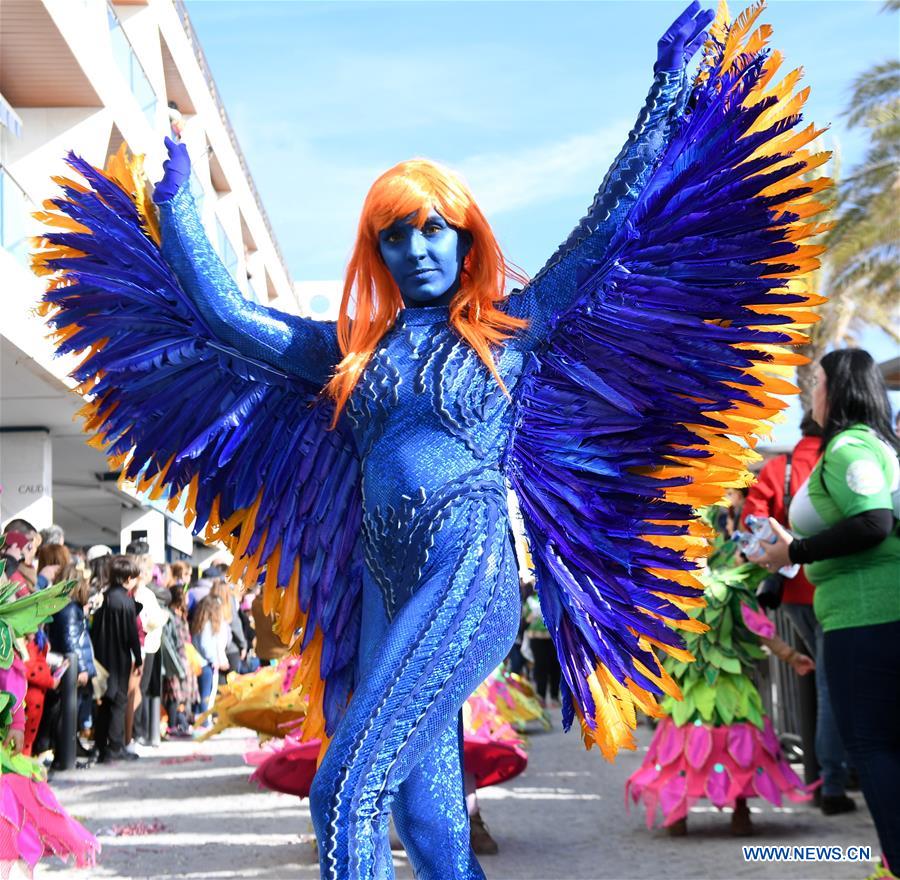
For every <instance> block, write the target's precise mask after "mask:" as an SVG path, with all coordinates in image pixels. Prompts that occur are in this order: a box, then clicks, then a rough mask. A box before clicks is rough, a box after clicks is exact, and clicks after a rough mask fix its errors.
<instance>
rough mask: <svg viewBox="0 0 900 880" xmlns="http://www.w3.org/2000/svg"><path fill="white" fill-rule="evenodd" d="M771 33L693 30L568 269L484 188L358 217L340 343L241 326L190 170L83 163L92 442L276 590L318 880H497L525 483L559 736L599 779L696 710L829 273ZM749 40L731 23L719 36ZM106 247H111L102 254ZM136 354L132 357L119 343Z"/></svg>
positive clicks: (385, 190)
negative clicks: (601, 766) (712, 591)
mask: <svg viewBox="0 0 900 880" xmlns="http://www.w3.org/2000/svg"><path fill="white" fill-rule="evenodd" d="M760 9H761V7H758V6H757V7H753V8H752V9H751V10H750V11H749V12H748V13H745V14H744V15H743V16H741V17H740V18H739V19H738V20H737V21H736V22H734V23H733V24H732V25H730V26H727V27H726V25H725V23H724V19H723V21H722V22H721V23H720V24H719V25H717V26H716V28H715V29H714V31H713V33H712V39H711V40H710V41H709V43H708V47H707V49H706V52H705V55H704V59H703V62H702V65H701V70H700V72H699V74H698V75H697V77H696V78H695V79H694V80H693V82H692V83H689V82H688V80H687V77H686V71H685V68H686V64H687V61H688V60H689V59H690V58H691V57H692V56H693V54H694V53H695V52H696V51H697V50H698V49H699V47H700V46H701V45H702V44H703V42H704V40H705V38H706V32H705V31H706V27H707V26H708V24H709V22H710V20H711V18H712V15H711V14H708V13H705V12H701V11H700V7H699V4H698V3H693V4H692V5H691V6H690V7H689V8H688V9H687V10H686V11H685V13H683V14H682V15H681V16H680V17H679V18H678V19H677V20H676V22H674V23H673V25H672V26H671V27H670V28H669V29H668V30H667V31H666V33H665V34H664V35H663V37H662V39H661V40H660V42H659V51H658V57H657V63H656V67H655V70H654V80H653V83H652V86H651V89H650V93H649V96H648V99H647V103H646V105H645V106H644V108H643V109H642V110H641V113H640V115H639V117H638V121H637V124H636V126H635V128H634V129H633V131H632V132H631V134H630V135H629V138H628V140H627V142H626V144H625V147H624V149H623V151H622V153H621V154H620V155H619V156H618V157H617V159H616V161H615V163H614V165H613V167H612V168H611V170H610V172H609V173H608V175H607V177H606V179H605V180H604V181H603V184H602V185H601V187H600V190H599V191H598V193H597V195H596V197H595V199H594V201H593V203H592V205H591V207H590V209H589V212H588V214H587V215H586V216H585V217H584V218H583V219H582V220H581V221H580V222H579V223H578V225H577V226H576V228H575V229H574V230H573V232H572V234H571V235H570V236H569V238H568V239H566V241H564V242H563V244H562V245H561V247H560V248H559V250H558V251H557V252H556V253H555V254H553V255H552V256H551V258H550V260H549V261H548V262H547V264H546V265H545V266H544V268H543V269H542V270H541V271H540V272H538V274H537V275H536V276H535V277H534V278H533V279H532V280H531V281H530V282H528V283H527V284H525V286H524V288H523V289H522V290H520V291H518V292H514V293H512V294H510V295H508V296H507V295H506V291H505V282H506V280H507V278H512V277H515V273H513V272H511V271H509V270H507V264H506V262H505V260H504V259H503V256H502V254H501V252H500V250H499V246H498V244H497V242H496V240H495V238H494V236H493V234H492V232H491V230H490V227H489V226H488V224H487V221H486V219H485V218H484V216H483V214H482V213H481V211H480V209H479V208H478V206H477V204H476V203H475V201H474V198H473V197H472V195H471V193H470V192H469V191H468V189H467V188H466V187H465V185H464V184H463V183H462V181H461V180H460V179H459V178H458V177H456V176H455V175H453V174H452V173H450V172H448V171H446V170H445V169H442V168H440V167H439V166H436V165H435V164H434V163H431V162H428V161H425V160H414V161H411V162H405V163H401V164H400V165H397V166H396V167H394V168H392V169H390V170H389V171H388V172H386V173H385V174H384V175H382V176H381V177H380V178H379V179H378V180H377V181H376V182H375V184H374V185H373V187H372V189H371V190H370V192H369V194H368V196H367V198H366V202H365V204H364V207H363V212H362V216H361V219H360V225H359V233H358V237H357V241H356V244H355V246H354V249H353V253H352V256H351V259H350V262H349V265H348V270H347V276H346V281H345V287H344V296H343V300H342V305H341V313H340V317H339V320H338V322H337V323H336V324H335V323H331V322H318V321H314V320H310V319H306V318H301V317H297V316H294V315H287V314H283V313H280V312H277V311H275V310H273V309H270V308H267V307H264V306H259V305H257V304H255V303H252V302H250V301H248V300H246V299H245V298H244V297H243V296H242V295H241V293H240V291H239V289H238V288H237V287H236V285H235V283H234V280H233V279H232V277H231V276H230V275H229V274H228V272H227V270H226V269H225V267H224V266H223V265H222V263H221V261H220V260H219V258H218V256H217V255H216V253H215V251H214V250H213V248H212V246H211V245H210V243H209V242H208V240H207V238H206V235H205V233H204V231H203V225H202V223H201V222H200V219H199V217H198V215H197V211H196V207H195V206H194V204H193V199H192V197H191V193H190V186H189V178H190V162H189V159H188V156H187V151H186V149H185V148H184V147H183V145H177V144H174V143H172V142H169V151H170V158H169V160H168V161H167V162H166V165H165V169H166V171H165V175H164V177H163V179H162V180H161V181H160V183H159V184H158V185H157V187H156V188H155V190H154V191H153V193H152V199H153V200H154V201H155V202H156V204H157V206H158V211H159V216H158V217H157V216H156V214H155V213H154V211H153V208H152V204H151V202H150V197H151V194H150V192H149V189H148V187H147V186H145V184H144V183H143V182H142V180H141V179H140V177H139V176H136V173H137V171H136V167H135V166H134V165H133V164H130V163H128V162H127V161H126V159H125V157H124V154H120V156H119V157H118V158H116V159H115V160H114V161H113V162H112V163H111V165H110V169H109V174H108V175H107V174H104V173H103V172H101V171H98V170H97V169H94V168H92V167H91V166H90V165H88V164H87V163H85V162H83V161H82V160H80V159H78V158H77V157H74V156H72V157H70V161H71V164H72V166H73V167H74V168H75V169H77V171H78V172H79V173H80V174H81V175H83V176H84V178H85V179H86V180H87V181H88V187H87V188H86V187H85V186H84V185H81V184H74V183H73V184H69V183H66V184H64V186H63V190H64V196H63V197H62V198H59V199H56V200H52V201H51V202H50V203H49V204H48V211H47V212H44V213H42V214H41V215H40V216H41V218H42V219H43V220H44V221H45V222H46V223H47V224H48V225H50V226H54V225H55V226H56V227H57V230H55V231H50V232H48V233H47V235H45V237H44V246H43V250H42V252H41V253H40V254H39V255H38V256H37V258H36V269H37V271H39V272H42V273H45V274H48V275H50V276H51V277H50V284H49V289H48V292H47V294H46V296H45V305H44V308H45V312H46V314H47V316H48V318H49V320H50V322H51V323H52V325H53V327H54V328H55V330H56V333H57V339H58V347H59V350H60V351H61V352H82V353H84V354H83V359H82V361H81V362H80V364H79V366H78V367H77V368H76V369H75V370H74V371H73V376H74V377H75V378H76V380H77V381H78V382H79V383H81V389H82V390H83V391H85V392H87V391H89V392H90V393H91V395H92V396H91V399H90V400H89V401H88V402H87V404H86V406H85V410H84V412H85V416H86V418H87V427H88V429H89V430H90V431H92V432H95V433H96V434H97V435H98V436H97V442H98V443H99V444H100V445H102V446H103V447H104V448H105V449H106V450H107V452H108V454H109V455H110V457H111V459H112V460H113V461H114V462H115V463H116V465H117V466H118V467H119V468H120V469H121V473H122V475H123V478H125V479H129V480H135V481H137V482H138V484H139V486H140V488H141V489H142V490H147V491H150V492H151V493H153V494H154V495H155V496H157V497H160V496H162V495H163V494H165V493H170V495H171V499H170V503H171V505H172V508H173V509H174V508H175V507H176V506H177V505H178V504H179V503H180V502H181V501H182V496H183V495H184V501H185V503H186V507H187V511H188V521H189V522H191V523H192V525H193V528H194V529H195V530H196V531H197V532H198V533H200V532H203V533H204V534H205V536H206V538H208V539H210V540H221V541H223V543H225V544H226V545H227V546H228V547H229V548H230V549H231V551H232V552H233V554H234V560H235V561H234V563H233V565H232V570H231V573H230V576H231V579H232V580H234V581H237V580H243V581H244V582H245V583H256V582H257V581H262V583H263V591H264V592H263V595H264V603H265V605H266V608H267V610H270V611H271V610H272V609H274V608H276V607H277V610H278V626H279V628H280V633H281V635H282V638H283V640H285V641H288V642H290V641H293V640H295V639H296V640H297V641H298V646H299V649H300V652H301V654H300V664H301V666H300V670H301V672H300V674H301V677H302V680H303V682H304V686H305V692H306V693H307V694H308V699H309V704H308V711H307V713H306V716H305V719H304V728H303V738H304V739H313V738H320V739H321V740H322V744H323V746H324V747H326V748H325V751H324V756H323V758H322V761H321V764H320V765H319V769H318V772H317V773H316V776H315V779H314V781H313V785H312V791H311V796H310V801H311V810H312V814H313V819H314V823H315V827H316V834H317V837H318V840H319V852H320V860H321V872H322V876H323V877H326V878H349V877H352V878H375V877H389V876H391V874H392V868H391V858H390V850H389V841H388V834H387V828H388V819H389V816H391V815H392V816H393V818H394V821H395V824H396V827H397V829H398V833H399V834H400V837H401V839H402V840H403V842H404V844H405V846H406V849H407V852H408V854H409V856H410V861H411V863H412V865H413V867H414V870H415V871H416V872H417V873H418V874H419V875H421V876H425V877H427V876H432V877H434V876H440V877H442V878H480V877H483V872H482V871H481V868H480V867H479V865H478V862H477V859H476V858H475V856H474V854H473V853H472V851H471V847H470V845H469V833H468V820H467V816H466V807H465V802H464V799H463V797H462V791H463V786H462V757H461V755H460V745H459V743H460V731H459V721H458V717H459V710H460V708H461V707H462V706H463V704H464V703H465V701H466V699H467V698H468V696H469V694H470V693H471V692H472V691H473V690H474V689H475V688H476V687H477V686H478V685H479V684H480V683H481V681H483V680H484V678H485V677H486V676H487V675H488V673H489V672H490V671H491V670H492V669H494V668H495V667H496V666H497V665H498V664H499V663H500V661H501V660H502V659H503V658H504V656H505V655H506V653H507V651H508V649H509V647H510V645H511V644H512V641H513V639H514V637H515V635H516V630H517V627H518V622H519V588H518V576H517V570H516V569H517V566H516V561H515V558H514V554H513V550H512V546H511V542H510V540H509V515H508V511H507V501H506V494H507V480H508V481H509V482H510V483H511V484H512V487H513V489H514V490H515V491H516V493H517V495H518V497H519V499H520V502H521V507H522V514H523V519H524V522H525V526H526V529H527V532H528V536H529V540H530V544H531V547H532V549H533V556H534V562H535V569H536V577H537V589H538V594H539V596H540V600H541V608H542V611H543V615H544V618H545V620H546V623H547V627H548V631H549V632H550V636H551V639H552V640H553V643H554V645H555V647H556V650H557V652H558V654H559V656H560V662H561V666H562V678H563V682H562V685H561V693H560V697H561V702H562V709H563V722H564V724H565V726H566V727H568V726H570V725H571V723H572V722H573V721H574V719H575V717H576V716H577V718H578V720H579V723H580V726H581V728H582V732H583V734H584V736H585V739H586V742H588V743H596V744H597V745H599V746H600V748H601V750H602V751H603V753H604V754H605V755H606V756H607V757H612V756H613V755H614V754H615V752H616V750H617V749H618V748H619V747H622V746H625V747H633V746H634V740H633V736H632V733H631V731H632V729H633V727H634V724H635V709H636V708H639V709H641V710H643V711H645V712H650V713H656V712H658V708H657V704H656V697H657V696H659V695H661V694H663V693H666V692H668V693H672V694H675V693H677V688H676V686H675V685H674V683H673V682H672V681H671V678H670V676H669V675H668V673H667V672H666V671H665V670H664V669H662V668H661V666H660V663H659V659H658V657H657V655H656V653H655V651H656V650H657V649H658V650H660V651H661V652H663V653H667V654H671V655H674V656H676V657H678V658H680V659H686V658H687V657H688V656H689V655H688V653H687V652H686V651H685V649H684V647H683V641H682V639H681V638H680V636H679V635H678V633H677V632H676V630H677V629H678V628H679V627H683V626H685V625H689V626H690V625H692V624H693V623H694V621H693V620H692V619H691V618H690V617H689V616H688V614H687V611H686V609H687V608H688V607H690V606H691V604H692V603H694V602H695V601H696V599H697V596H698V593H699V591H700V585H699V584H698V582H697V580H696V578H695V577H694V575H693V574H692V571H691V570H692V569H693V568H694V567H695V562H694V561H693V558H694V557H695V556H697V555H701V554H702V553H703V552H704V550H703V537H702V534H701V532H702V530H701V529H700V528H699V527H698V525H697V524H696V523H695V521H694V508H696V507H698V506H699V505H701V504H706V503H712V502H715V501H717V500H718V499H719V498H720V497H721V493H722V491H723V489H724V487H726V486H729V485H737V484H739V483H740V482H741V480H742V474H743V472H744V471H745V466H746V463H747V461H748V460H749V459H751V458H752V457H753V453H752V451H750V449H749V448H748V446H747V442H748V441H750V440H751V439H752V437H753V435H754V434H755V432H756V431H757V430H758V429H759V428H760V426H761V425H763V424H764V423H765V421H766V420H767V419H768V418H770V417H771V416H772V415H773V414H775V413H776V412H777V411H778V410H779V409H780V408H781V407H782V406H783V404H782V402H781V401H780V400H779V399H778V397H777V396H776V395H778V394H782V393H788V392H791V391H793V390H794V389H793V388H792V386H790V385H788V383H786V382H784V381H783V380H782V379H780V378H778V377H776V376H773V375H772V371H773V369H774V370H777V369H781V368H783V367H784V366H785V365H790V364H791V363H794V362H796V357H795V356H793V355H791V354H789V353H787V352H785V351H784V349H783V348H782V346H783V345H785V344H788V343H792V342H799V341H802V339H803V338H804V337H803V336H802V334H801V333H799V332H797V331H796V330H795V329H793V328H794V327H795V326H796V325H797V324H798V323H799V324H802V323H808V322H810V321H811V318H810V316H809V306H810V305H812V304H814V303H817V302H819V299H818V298H816V297H810V296H808V295H805V294H799V293H793V292H789V291H788V290H787V281H788V279H789V278H790V277H791V276H793V275H796V274H801V273H803V272H805V271H808V268H809V266H810V265H812V264H814V263H815V259H816V254H817V253H818V251H817V250H816V249H815V248H813V247H811V246H810V245H807V244H803V243H801V242H804V241H805V239H806V238H808V237H809V236H812V235H815V234H816V233H817V232H818V231H820V230H819V227H818V226H817V225H816V223H815V222H810V220H809V218H810V217H813V216H814V215H816V214H817V213H819V212H820V211H821V210H823V207H822V206H821V205H819V203H818V202H817V201H816V198H815V197H816V193H817V192H818V191H819V190H821V189H824V188H825V187H826V186H827V185H828V182H827V181H826V180H824V179H821V178H819V179H813V178H812V177H811V176H810V173H809V172H811V171H812V170H813V169H814V168H816V167H818V166H819V165H821V164H822V163H823V162H824V161H825V159H826V158H827V156H821V155H813V154H811V153H810V152H809V151H807V150H804V149H803V147H804V146H805V145H806V144H808V143H809V142H810V141H811V140H812V139H813V138H814V136H815V133H816V132H815V129H813V128H809V129H807V130H802V129H798V128H797V126H798V124H799V121H800V117H799V115H798V111H799V108H800V107H801V106H802V104H803V101H804V99H805V95H804V94H803V93H798V94H797V95H794V94H793V88H794V84H795V82H796V77H794V76H788V77H787V78H786V79H785V80H784V81H783V82H782V83H777V82H776V81H775V80H774V76H775V73H776V71H777V68H778V66H779V64H780V56H779V55H778V54H777V53H769V52H768V50H767V49H766V41H767V39H768V35H769V30H768V29H766V28H758V29H756V30H752V27H753V23H754V21H755V19H756V18H757V17H758V15H759V13H760ZM723 15H724V13H723ZM86 231H89V232H90V233H91V234H89V235H88V234H85V232H86ZM113 327H115V331H113V329H112V328H113Z"/></svg>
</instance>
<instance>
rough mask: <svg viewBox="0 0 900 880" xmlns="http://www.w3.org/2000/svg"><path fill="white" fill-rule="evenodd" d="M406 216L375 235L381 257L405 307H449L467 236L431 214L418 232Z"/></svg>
mask: <svg viewBox="0 0 900 880" xmlns="http://www.w3.org/2000/svg"><path fill="white" fill-rule="evenodd" d="M415 220H416V215H415V214H409V215H408V216H406V217H403V218H402V219H400V220H397V221H396V222H395V223H393V224H392V225H390V226H388V227H387V228H386V229H382V230H381V232H379V233H378V247H379V250H380V251H381V258H382V259H383V260H384V263H385V265H386V266H387V267H388V270H389V271H390V273H391V275H392V276H393V279H394V281H396V282H397V287H399V288H400V295H401V296H402V297H403V303H404V305H405V306H407V307H413V306H443V305H449V303H450V300H451V299H452V298H453V295H454V294H455V293H456V291H457V290H459V275H460V272H461V271H462V265H463V260H464V259H465V256H466V254H467V253H468V250H469V242H470V239H469V235H468V233H466V232H459V231H457V230H456V229H454V228H453V227H452V226H451V225H450V224H449V223H447V221H446V220H445V219H444V218H443V217H441V215H440V214H438V213H437V211H432V212H431V213H430V214H429V215H428V217H427V219H426V220H425V223H424V225H423V226H422V228H421V229H419V228H418V227H416V226H415Z"/></svg>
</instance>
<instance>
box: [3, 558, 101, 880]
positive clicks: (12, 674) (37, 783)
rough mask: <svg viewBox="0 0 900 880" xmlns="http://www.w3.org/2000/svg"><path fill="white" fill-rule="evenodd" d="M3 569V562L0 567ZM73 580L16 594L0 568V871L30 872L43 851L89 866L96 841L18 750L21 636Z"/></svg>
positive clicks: (58, 603) (60, 603)
mask: <svg viewBox="0 0 900 880" xmlns="http://www.w3.org/2000/svg"><path fill="white" fill-rule="evenodd" d="M0 569H2V567H0ZM73 585H74V583H73V582H67V583H59V584H55V585H54V586H51V587H47V588H46V589H44V590H42V591H40V592H39V593H33V594H31V595H28V596H25V597H24V598H20V599H16V598H15V593H16V589H17V585H16V584H15V583H14V582H10V581H7V580H5V578H4V577H3V573H2V570H0V875H2V876H4V877H5V876H8V875H9V872H10V871H11V870H12V869H13V866H14V865H17V864H18V865H20V866H21V867H24V868H25V870H27V872H28V873H29V874H30V873H31V871H32V870H33V869H34V866H35V865H36V864H37V863H38V862H39V861H40V860H41V859H42V858H44V857H45V856H48V855H56V856H59V857H60V858H63V859H68V858H72V859H73V860H74V862H75V864H76V865H78V866H79V867H86V866H88V865H93V864H94V861H95V859H96V855H97V853H98V852H99V850H100V845H99V844H98V843H97V840H96V838H94V836H93V835H92V834H91V833H90V832H88V831H87V829H85V828H84V827H82V826H81V825H80V824H79V823H78V822H76V821H75V820H74V819H72V818H71V817H70V816H69V815H68V813H66V811H65V810H64V809H63V808H62V807H61V806H60V804H59V802H58V801H57V800H56V797H55V796H54V794H53V792H52V791H51V790H50V787H49V786H48V785H47V783H46V781H45V780H46V772H45V770H44V768H43V767H42V766H41V764H40V763H39V762H37V761H36V760H34V759H32V758H29V757H27V756H26V755H24V754H22V749H23V746H24V742H25V706H24V701H25V691H26V687H27V681H26V671H25V663H24V661H23V657H24V656H27V654H26V650H25V644H24V639H23V637H24V636H25V635H27V634H29V633H33V632H34V631H35V630H36V629H37V627H38V626H40V624H41V623H42V622H44V621H46V620H48V619H49V618H50V617H51V616H52V615H53V614H54V613H56V612H57V611H58V610H59V609H60V608H62V607H64V606H65V605H66V604H67V603H68V601H69V598H68V592H69V590H70V589H71V588H72V586H73Z"/></svg>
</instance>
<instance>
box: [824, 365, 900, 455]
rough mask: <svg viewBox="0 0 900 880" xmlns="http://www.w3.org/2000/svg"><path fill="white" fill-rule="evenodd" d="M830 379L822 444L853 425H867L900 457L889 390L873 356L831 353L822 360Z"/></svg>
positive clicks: (826, 374)
mask: <svg viewBox="0 0 900 880" xmlns="http://www.w3.org/2000/svg"><path fill="white" fill-rule="evenodd" d="M820 363H821V365H822V370H823V371H824V372H825V378H826V379H827V380H828V393H827V398H828V415H827V416H826V417H825V425H824V427H825V431H824V433H823V436H822V445H823V446H826V445H827V444H828V443H829V442H830V441H831V439H832V437H834V436H835V435H837V434H839V433H840V432H841V431H844V430H846V429H847V428H849V427H851V426H852V425H857V424H860V423H861V424H864V425H868V426H869V427H870V428H871V429H872V430H873V431H875V433H876V434H878V436H879V437H881V439H882V440H884V441H885V443H887V444H888V445H889V446H891V447H892V448H893V450H894V452H896V453H897V454H898V455H900V440H898V439H897V437H896V436H895V434H894V431H893V428H892V426H891V405H890V402H889V401H888V396H887V387H886V386H885V384H884V378H883V377H882V375H881V370H879V369H878V364H876V363H875V360H874V358H873V357H872V355H870V354H869V352H867V351H863V349H861V348H841V349H838V350H837V351H830V352H828V354H826V355H825V357H823V358H822V360H821V361H820Z"/></svg>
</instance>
